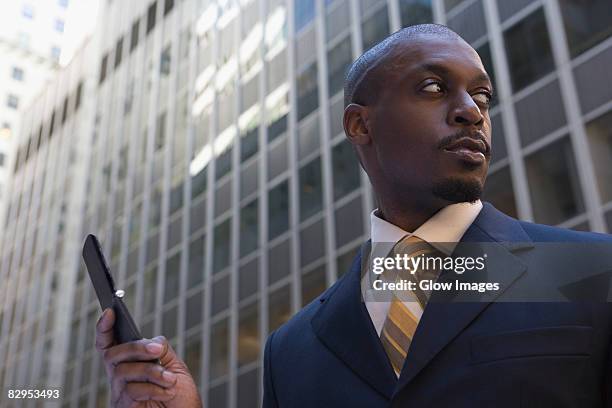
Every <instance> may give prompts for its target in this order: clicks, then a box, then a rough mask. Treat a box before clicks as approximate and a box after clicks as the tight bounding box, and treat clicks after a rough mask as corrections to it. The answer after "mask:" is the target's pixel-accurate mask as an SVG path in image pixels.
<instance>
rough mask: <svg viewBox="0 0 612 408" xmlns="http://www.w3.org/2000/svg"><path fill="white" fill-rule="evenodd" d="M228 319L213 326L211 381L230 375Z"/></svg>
mask: <svg viewBox="0 0 612 408" xmlns="http://www.w3.org/2000/svg"><path fill="white" fill-rule="evenodd" d="M227 320H228V319H227V318H225V319H223V320H221V321H220V322H217V323H215V324H214V325H213V326H212V329H211V333H210V379H211V380H215V379H217V378H219V377H222V376H224V375H226V374H227V373H228V368H229V367H228V366H229V364H228V344H227V343H228V321H227Z"/></svg>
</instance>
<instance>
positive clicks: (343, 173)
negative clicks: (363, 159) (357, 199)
mask: <svg viewBox="0 0 612 408" xmlns="http://www.w3.org/2000/svg"><path fill="white" fill-rule="evenodd" d="M332 168H333V172H334V199H335V200H337V199H339V198H340V197H343V196H345V195H346V194H348V193H350V192H351V191H353V190H355V189H356V188H359V186H360V183H361V181H360V175H359V161H358V159H357V157H356V155H355V153H354V152H353V148H352V147H351V144H350V142H349V141H348V140H346V139H343V140H342V142H340V143H339V144H337V145H336V146H334V147H333V148H332Z"/></svg>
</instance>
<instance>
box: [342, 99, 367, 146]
mask: <svg viewBox="0 0 612 408" xmlns="http://www.w3.org/2000/svg"><path fill="white" fill-rule="evenodd" d="M370 115H371V112H370V110H369V109H368V107H367V106H363V105H359V104H356V103H351V104H349V105H348V106H347V107H346V108H345V109H344V116H343V118H342V123H343V126H344V134H345V135H346V137H347V138H348V139H349V141H350V142H351V143H352V144H353V145H366V144H369V143H370V142H371V136H372V135H371V133H370V120H371V116H370Z"/></svg>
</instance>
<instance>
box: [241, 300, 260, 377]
mask: <svg viewBox="0 0 612 408" xmlns="http://www.w3.org/2000/svg"><path fill="white" fill-rule="evenodd" d="M257 306H258V303H257V302H252V303H251V304H249V305H248V306H244V307H242V308H241V309H240V310H239V311H238V367H242V366H244V365H246V364H249V363H252V362H254V361H257V359H258V358H259V349H260V347H259V346H260V344H259V319H258V315H259V314H258V310H257Z"/></svg>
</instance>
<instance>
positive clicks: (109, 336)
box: [96, 308, 115, 351]
mask: <svg viewBox="0 0 612 408" xmlns="http://www.w3.org/2000/svg"><path fill="white" fill-rule="evenodd" d="M114 324H115V312H114V311H113V309H111V308H106V309H104V312H103V313H102V315H101V316H100V318H99V319H98V322H97V323H96V349H97V350H98V351H104V350H106V349H108V348H110V347H111V346H113V345H114V344H115V336H114V335H113V325H114Z"/></svg>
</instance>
